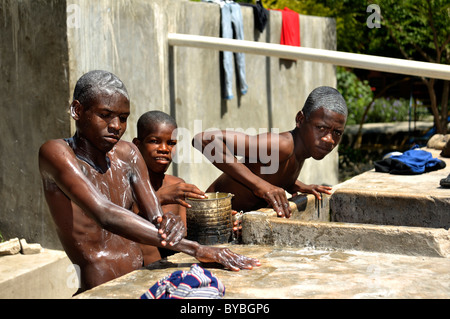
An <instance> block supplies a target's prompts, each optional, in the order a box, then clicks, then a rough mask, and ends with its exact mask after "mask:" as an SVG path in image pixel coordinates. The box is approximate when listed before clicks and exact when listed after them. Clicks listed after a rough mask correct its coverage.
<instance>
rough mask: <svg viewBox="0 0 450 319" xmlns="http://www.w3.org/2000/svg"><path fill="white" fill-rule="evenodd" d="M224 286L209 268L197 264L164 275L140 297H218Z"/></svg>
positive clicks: (221, 293) (221, 296)
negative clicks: (185, 269)
mask: <svg viewBox="0 0 450 319" xmlns="http://www.w3.org/2000/svg"><path fill="white" fill-rule="evenodd" d="M224 295H225V286H224V285H223V284H222V282H221V281H220V280H219V279H218V278H217V277H215V276H214V275H213V274H212V273H211V272H210V271H209V270H206V269H203V268H202V267H200V266H199V265H197V264H194V265H192V266H191V268H190V270H188V271H182V270H178V271H175V272H173V273H172V274H170V275H168V276H166V277H164V278H163V279H161V280H159V281H158V282H157V283H155V284H154V285H153V286H152V287H151V288H150V289H149V290H147V291H146V292H145V293H144V294H143V295H142V296H141V298H140V299H220V298H223V296H224Z"/></svg>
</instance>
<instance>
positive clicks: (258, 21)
mask: <svg viewBox="0 0 450 319" xmlns="http://www.w3.org/2000/svg"><path fill="white" fill-rule="evenodd" d="M239 4H240V5H241V6H245V7H252V8H253V17H254V24H255V28H256V29H257V30H258V31H259V32H261V33H262V32H263V31H264V29H265V28H266V24H267V21H268V20H269V10H267V9H266V8H264V6H263V4H262V2H261V0H258V1H256V4H251V3H239Z"/></svg>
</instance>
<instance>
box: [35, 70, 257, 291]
mask: <svg viewBox="0 0 450 319" xmlns="http://www.w3.org/2000/svg"><path fill="white" fill-rule="evenodd" d="M129 114H130V101H129V98H128V93H127V90H126V88H125V86H124V85H123V83H122V82H121V81H120V79H118V78H117V77H116V76H115V75H114V74H112V73H110V72H106V71H100V70H96V71H91V72H88V73H86V74H85V75H83V76H82V77H81V78H80V79H79V80H78V82H77V84H76V86H75V90H74V96H73V101H72V104H71V116H72V117H73V118H74V120H75V123H76V132H75V135H74V136H73V137H72V138H67V139H55V140H49V141H47V142H45V143H44V144H43V145H42V146H41V148H40V150H39V169H40V173H41V178H42V182H43V189H44V195H45V199H46V201H47V204H48V206H49V209H50V213H51V215H52V217H53V220H54V222H55V225H56V230H57V233H58V236H59V238H60V240H61V243H62V246H63V247H64V249H65V251H66V253H67V255H68V257H69V258H70V260H71V261H72V262H73V263H74V264H76V265H78V266H79V267H80V274H79V275H80V277H79V278H80V285H81V287H80V289H79V290H78V293H79V292H82V291H84V290H87V289H91V288H93V287H95V286H97V285H100V284H102V283H104V282H106V281H109V280H112V279H114V278H117V277H119V276H121V275H124V274H126V273H128V272H131V271H133V270H136V269H139V268H140V267H142V265H143V253H142V250H141V248H140V246H139V244H138V243H141V244H147V245H153V246H158V247H167V248H169V249H172V250H175V251H181V252H184V253H187V254H189V255H191V256H194V257H195V258H197V259H198V260H199V261H200V262H218V263H221V264H222V265H224V266H225V267H226V268H229V269H232V270H239V269H244V268H246V269H251V268H252V267H253V266H258V265H259V261H257V260H256V259H253V258H248V257H245V256H241V255H238V254H235V253H233V252H232V251H230V250H229V249H224V248H215V247H207V246H202V245H200V244H198V243H196V242H192V241H189V240H185V239H183V236H184V234H185V231H186V229H185V226H184V224H183V222H182V220H181V218H180V217H179V216H176V215H175V214H172V213H166V214H163V211H162V209H161V206H160V204H159V202H158V199H157V197H156V195H155V192H154V190H153V188H152V186H151V184H150V181H149V177H148V171H147V167H146V165H145V161H144V160H143V158H142V156H141V155H140V152H139V150H138V149H137V147H136V146H135V145H134V144H133V143H129V142H125V141H121V140H120V138H121V137H122V135H123V134H124V132H125V129H126V125H127V118H128V116H129ZM134 202H136V203H137V204H138V205H139V208H140V212H141V214H142V215H143V216H145V218H142V217H140V216H138V215H137V214H135V213H134V212H132V211H131V208H132V205H133V203H134Z"/></svg>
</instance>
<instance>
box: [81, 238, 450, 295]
mask: <svg viewBox="0 0 450 319" xmlns="http://www.w3.org/2000/svg"><path fill="white" fill-rule="evenodd" d="M229 247H230V248H231V249H232V250H233V251H235V252H237V253H241V254H244V255H247V256H251V257H255V258H258V259H259V260H260V261H261V263H262V265H261V266H260V267H256V268H255V269H253V270H241V271H239V272H232V271H228V270H225V269H223V268H222V267H220V266H215V265H213V266H212V265H203V264H201V265H202V266H203V267H204V268H206V269H209V270H210V271H211V272H212V273H213V274H214V275H216V276H217V277H218V278H219V279H220V280H221V281H222V282H223V284H224V285H225V287H226V293H225V298H234V299H264V298H271V299H278V298H281V299H292V298H305V299H338V298H339V299H359V298H364V299H367V298H369V299H373V298H380V299H413V298H418V299H423V298H430V299H438V298H449V297H450V271H449V269H450V259H449V258H440V257H423V256H405V255H396V254H382V253H370V252H360V251H350V250H317V249H313V248H288V247H274V246H258V245H229ZM196 262H197V261H196V260H195V259H194V258H192V257H190V256H188V255H185V254H182V253H178V254H176V255H174V256H171V257H169V258H168V260H167V261H166V262H158V263H155V264H153V265H152V267H149V268H147V269H140V270H136V271H134V272H132V273H129V274H127V275H125V276H122V277H120V278H117V279H115V280H112V281H110V282H107V283H105V284H103V285H100V286H98V287H96V288H94V289H91V290H89V291H87V292H84V293H83V294H80V295H78V296H77V297H76V298H78V299H85V298H100V299H103V298H121V299H123V298H125V299H127V298H128V299H136V298H139V297H140V296H141V295H142V294H143V293H144V292H145V291H146V290H147V289H148V288H150V287H151V286H152V285H153V284H154V283H155V282H156V281H157V280H159V279H161V278H163V277H164V276H166V275H168V274H171V273H172V272H174V271H177V270H180V269H181V270H189V268H190V266H191V265H192V264H193V263H196ZM155 267H156V268H157V269H152V268H155Z"/></svg>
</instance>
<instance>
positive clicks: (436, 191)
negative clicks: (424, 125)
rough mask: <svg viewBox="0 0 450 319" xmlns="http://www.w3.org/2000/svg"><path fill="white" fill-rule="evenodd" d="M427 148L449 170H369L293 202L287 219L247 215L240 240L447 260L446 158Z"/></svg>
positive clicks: (267, 213) (269, 213) (266, 212)
mask: <svg viewBox="0 0 450 319" xmlns="http://www.w3.org/2000/svg"><path fill="white" fill-rule="evenodd" d="M426 150H428V151H430V152H431V153H432V154H433V157H438V158H440V159H442V160H444V161H445V162H446V164H447V167H446V168H445V169H441V170H438V171H434V172H430V173H426V174H421V175H414V176H406V175H391V174H385V173H378V172H375V171H374V170H371V171H368V172H365V173H363V174H361V175H358V176H356V177H354V178H352V179H350V180H348V181H346V182H344V183H341V184H339V185H337V186H335V187H334V188H333V194H332V195H331V196H323V199H322V200H321V201H318V200H316V199H315V197H314V196H313V195H307V196H306V195H301V196H297V197H296V198H293V199H292V202H291V209H292V211H293V214H292V217H291V218H290V219H284V218H278V217H276V214H275V212H274V211H273V210H272V209H261V210H258V211H256V212H247V213H245V214H244V215H243V216H242V237H243V238H242V242H243V243H244V244H259V245H279V246H288V247H314V248H320V249H344V250H348V249H350V250H360V251H370V252H380V253H395V254H404V255H421V256H432V257H450V234H449V231H448V228H449V226H450V189H448V188H442V187H440V185H439V181H440V180H441V179H442V178H445V177H447V176H448V173H449V168H450V159H449V158H443V157H440V156H439V153H440V151H439V150H434V149H426Z"/></svg>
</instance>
